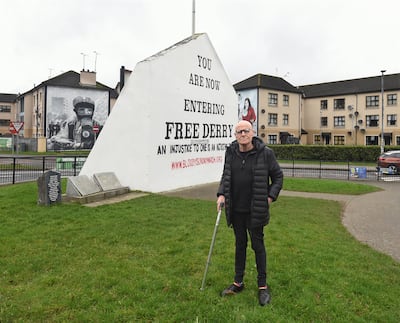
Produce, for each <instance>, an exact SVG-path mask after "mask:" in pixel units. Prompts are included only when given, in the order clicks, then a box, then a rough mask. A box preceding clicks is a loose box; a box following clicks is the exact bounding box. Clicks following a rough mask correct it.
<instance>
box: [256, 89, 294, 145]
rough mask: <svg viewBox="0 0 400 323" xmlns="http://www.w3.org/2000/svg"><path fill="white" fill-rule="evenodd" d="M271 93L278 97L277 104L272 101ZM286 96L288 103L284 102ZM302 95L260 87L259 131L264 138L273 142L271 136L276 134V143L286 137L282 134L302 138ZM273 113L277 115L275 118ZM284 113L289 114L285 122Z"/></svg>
mask: <svg viewBox="0 0 400 323" xmlns="http://www.w3.org/2000/svg"><path fill="white" fill-rule="evenodd" d="M270 95H273V96H274V97H273V98H277V102H276V104H274V103H272V102H271V101H270V99H271V98H270ZM284 96H287V98H288V104H287V105H286V104H285V103H284ZM300 111H301V95H300V94H298V93H289V92H283V91H277V90H269V89H259V106H258V116H259V123H258V133H259V136H260V137H261V138H263V140H264V141H265V142H266V143H268V144H272V143H274V142H271V136H276V140H277V142H276V143H281V139H284V137H282V136H281V135H282V134H283V133H288V135H289V136H293V137H296V138H300V136H301V128H302V125H301V115H300ZM271 115H276V117H277V118H276V123H275V119H274V118H272V119H273V120H271ZM284 115H287V116H288V119H287V120H288V121H287V122H284Z"/></svg>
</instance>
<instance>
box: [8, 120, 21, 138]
mask: <svg viewBox="0 0 400 323" xmlns="http://www.w3.org/2000/svg"><path fill="white" fill-rule="evenodd" d="M23 126H24V122H23V121H11V122H10V132H11V133H12V134H14V135H15V134H17V133H19V131H20V130H21V129H22V127H23Z"/></svg>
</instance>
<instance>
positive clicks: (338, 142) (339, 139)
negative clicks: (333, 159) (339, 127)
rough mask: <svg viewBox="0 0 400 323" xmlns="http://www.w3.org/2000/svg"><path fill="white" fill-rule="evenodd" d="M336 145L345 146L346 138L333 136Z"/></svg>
mask: <svg viewBox="0 0 400 323" xmlns="http://www.w3.org/2000/svg"><path fill="white" fill-rule="evenodd" d="M333 144H334V145H344V136H333Z"/></svg>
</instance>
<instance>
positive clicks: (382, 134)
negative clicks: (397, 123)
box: [381, 70, 386, 154]
mask: <svg viewBox="0 0 400 323" xmlns="http://www.w3.org/2000/svg"><path fill="white" fill-rule="evenodd" d="M385 72H386V70H382V71H381V73H382V74H381V97H382V118H381V123H382V125H381V126H382V132H381V154H383V152H384V150H385V133H384V129H383V124H384V122H385V119H384V118H385V113H384V109H385V103H384V80H383V78H384V75H383V73H385Z"/></svg>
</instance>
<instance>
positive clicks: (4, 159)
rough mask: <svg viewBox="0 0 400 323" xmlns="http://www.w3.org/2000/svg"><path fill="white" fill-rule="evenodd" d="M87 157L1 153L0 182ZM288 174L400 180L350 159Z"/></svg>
mask: <svg viewBox="0 0 400 323" xmlns="http://www.w3.org/2000/svg"><path fill="white" fill-rule="evenodd" d="M86 158H87V156H15V155H13V156H12V155H9V156H6V155H3V156H0V185H5V184H16V183H22V182H29V181H35V180H37V179H38V178H39V176H41V175H42V174H43V173H44V172H45V171H47V170H53V171H57V172H60V173H61V176H62V177H68V176H77V175H79V172H80V170H81V168H82V166H83V164H84V163H85V161H86ZM281 168H282V170H283V172H284V175H285V177H299V178H321V179H322V178H324V179H341V180H358V181H362V180H370V181H371V180H375V181H379V180H383V181H397V180H398V181H400V175H398V174H386V173H385V172H382V171H379V170H378V169H377V168H376V166H360V165H353V164H352V163H351V162H348V163H347V164H346V163H340V164H338V163H335V164H334V163H332V161H319V162H316V161H304V160H301V161H298V160H293V161H291V162H284V163H281Z"/></svg>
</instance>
